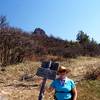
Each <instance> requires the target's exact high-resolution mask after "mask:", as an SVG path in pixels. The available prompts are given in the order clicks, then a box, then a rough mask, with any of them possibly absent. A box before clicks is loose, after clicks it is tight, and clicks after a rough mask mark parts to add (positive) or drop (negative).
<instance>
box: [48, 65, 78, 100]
mask: <svg viewBox="0 0 100 100" xmlns="http://www.w3.org/2000/svg"><path fill="white" fill-rule="evenodd" d="M68 72H69V70H68V69H66V67H64V66H61V67H60V68H59V69H58V78H57V79H55V80H54V81H53V82H52V83H51V85H50V87H49V91H52V90H55V100H77V90H76V86H75V83H74V81H73V80H71V79H69V78H68V77H67V76H66V75H67V73H68Z"/></svg>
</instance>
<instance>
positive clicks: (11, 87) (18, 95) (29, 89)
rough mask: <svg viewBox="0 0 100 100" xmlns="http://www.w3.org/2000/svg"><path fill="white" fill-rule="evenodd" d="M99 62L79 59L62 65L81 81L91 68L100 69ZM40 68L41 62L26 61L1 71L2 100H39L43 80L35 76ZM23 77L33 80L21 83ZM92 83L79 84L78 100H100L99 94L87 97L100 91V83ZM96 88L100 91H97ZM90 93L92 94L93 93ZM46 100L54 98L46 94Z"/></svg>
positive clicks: (84, 58)
mask: <svg viewBox="0 0 100 100" xmlns="http://www.w3.org/2000/svg"><path fill="white" fill-rule="evenodd" d="M99 62H100V58H91V57H79V58H77V59H70V60H66V61H62V62H60V65H64V66H66V67H68V68H69V69H71V73H70V74H69V76H70V77H71V78H73V79H74V80H79V77H80V75H81V76H82V75H84V74H85V73H86V72H87V71H88V70H89V69H90V68H94V69H95V68H97V67H100V64H99ZM39 66H40V62H29V61H26V62H24V63H21V64H17V65H12V66H7V68H6V70H5V71H3V72H2V71H0V100H38V95H39V90H40V85H41V81H42V78H41V77H38V76H34V75H35V73H36V70H37V68H38V67H39ZM23 75H29V76H32V77H33V78H32V77H31V78H30V79H29V80H24V81H20V79H21V77H22V76H23ZM50 82H51V80H48V81H47V84H46V87H48V86H49V84H50ZM91 82H92V83H91ZM91 82H90V83H91V84H90V83H87V81H82V82H81V83H80V82H79V83H78V84H77V87H78V94H79V96H78V100H99V99H98V98H99V95H98V94H97V95H96V96H93V98H92V96H90V97H87V94H86V91H92V90H94V91H95V92H93V93H94V94H96V92H98V91H100V88H99V86H100V85H98V84H99V83H100V81H99V80H98V81H94V82H93V81H91ZM85 84H86V86H85ZM91 86H94V87H93V89H91V88H92V87H91ZM87 87H88V88H87ZM96 88H99V89H98V90H96ZM87 89H88V90H87ZM88 93H89V94H90V93H91V92H88ZM99 93H100V92H99ZM83 96H85V97H84V99H81V97H82V98H83ZM1 98H4V99H1ZM91 98H92V99H91ZM44 100H53V96H52V95H51V94H50V93H47V92H45V97H44Z"/></svg>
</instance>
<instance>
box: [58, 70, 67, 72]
mask: <svg viewBox="0 0 100 100" xmlns="http://www.w3.org/2000/svg"><path fill="white" fill-rule="evenodd" d="M65 72H66V70H62V71H59V72H58V73H65Z"/></svg>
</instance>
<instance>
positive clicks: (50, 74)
mask: <svg viewBox="0 0 100 100" xmlns="http://www.w3.org/2000/svg"><path fill="white" fill-rule="evenodd" d="M58 66H59V64H58V63H56V62H52V61H49V62H47V61H45V62H42V65H41V67H40V68H38V70H37V73H36V75H38V76H41V77H43V81H42V84H41V88H40V93H39V97H38V100H42V98H43V95H44V91H45V84H46V80H47V79H51V80H54V79H55V78H56V72H57V70H58Z"/></svg>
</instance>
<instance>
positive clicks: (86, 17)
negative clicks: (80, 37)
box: [0, 0, 100, 43]
mask: <svg viewBox="0 0 100 100" xmlns="http://www.w3.org/2000/svg"><path fill="white" fill-rule="evenodd" d="M0 1H1V3H0V15H4V16H6V17H7V21H8V22H9V24H10V26H13V27H17V28H21V29H22V30H24V31H26V32H32V31H34V30H35V28H41V29H43V30H44V31H45V32H46V34H47V35H48V36H50V35H53V36H54V37H59V38H61V39H64V40H69V41H71V40H72V41H76V35H77V34H78V32H79V31H80V30H82V31H83V32H84V33H86V34H87V35H89V37H90V39H91V38H93V39H94V40H95V41H96V42H98V43H100V39H99V36H100V35H99V32H100V30H99V26H100V22H99V17H100V12H99V10H100V6H99V4H100V1H99V0H95V1H94V0H88V1H87V0H84V1H80V0H76V1H74V0H71V1H68V0H63V1H61V0H55V1H54V0H50V1H47V0H30V1H29V0H10V1H9V0H0Z"/></svg>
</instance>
